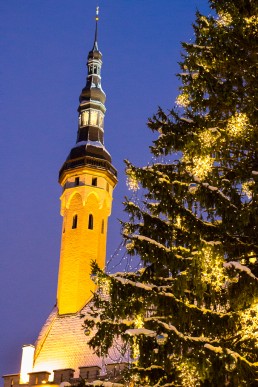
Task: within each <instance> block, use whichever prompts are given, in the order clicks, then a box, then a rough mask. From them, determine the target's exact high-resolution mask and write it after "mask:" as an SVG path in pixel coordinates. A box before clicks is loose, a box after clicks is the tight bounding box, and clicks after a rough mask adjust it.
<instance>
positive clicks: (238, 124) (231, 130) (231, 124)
mask: <svg viewBox="0 0 258 387" xmlns="http://www.w3.org/2000/svg"><path fill="white" fill-rule="evenodd" d="M249 128H250V126H249V120H248V117H247V115H246V114H245V113H236V114H235V115H233V116H231V117H230V118H229V119H228V123H227V128H226V129H227V132H228V134H229V135H230V136H232V137H235V138H237V137H241V136H243V135H244V134H245V133H246V132H247V130H248V129H249Z"/></svg>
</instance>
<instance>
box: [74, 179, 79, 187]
mask: <svg viewBox="0 0 258 387" xmlns="http://www.w3.org/2000/svg"><path fill="white" fill-rule="evenodd" d="M79 184H80V178H79V177H76V178H75V180H74V185H79Z"/></svg>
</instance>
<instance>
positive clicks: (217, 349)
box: [204, 343, 258, 368]
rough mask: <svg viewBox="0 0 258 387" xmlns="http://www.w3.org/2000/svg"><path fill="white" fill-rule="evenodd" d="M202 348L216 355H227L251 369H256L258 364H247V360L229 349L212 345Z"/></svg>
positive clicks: (205, 345)
mask: <svg viewBox="0 0 258 387" xmlns="http://www.w3.org/2000/svg"><path fill="white" fill-rule="evenodd" d="M204 348H206V349H208V350H210V351H212V352H214V353H216V354H223V353H225V352H226V353H227V354H228V355H231V356H232V357H233V358H234V359H235V360H239V361H241V362H243V363H245V364H246V365H248V366H249V367H251V368H258V362H256V363H251V362H249V361H248V360H246V358H245V357H243V356H241V355H239V354H238V353H237V352H234V351H232V350H231V349H229V348H222V347H214V346H213V345H211V344H208V343H207V344H204Z"/></svg>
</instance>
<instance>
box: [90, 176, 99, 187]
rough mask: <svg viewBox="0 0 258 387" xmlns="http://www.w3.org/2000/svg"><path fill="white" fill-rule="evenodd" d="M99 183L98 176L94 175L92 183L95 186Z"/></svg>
mask: <svg viewBox="0 0 258 387" xmlns="http://www.w3.org/2000/svg"><path fill="white" fill-rule="evenodd" d="M97 183H98V179H97V178H96V177H93V178H92V180H91V185H93V186H94V187H97Z"/></svg>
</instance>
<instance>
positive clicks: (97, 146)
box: [4, 8, 126, 387]
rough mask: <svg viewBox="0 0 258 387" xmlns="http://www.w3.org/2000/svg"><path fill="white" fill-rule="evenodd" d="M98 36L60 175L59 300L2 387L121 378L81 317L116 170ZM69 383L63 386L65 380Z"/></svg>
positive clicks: (116, 362) (119, 362)
mask: <svg viewBox="0 0 258 387" xmlns="http://www.w3.org/2000/svg"><path fill="white" fill-rule="evenodd" d="M97 37H98V8H97V14H96V30H95V39H94V44H93V48H92V50H91V51H90V52H89V54H88V61H87V73H88V74H87V79H86V85H85V87H84V88H83V89H82V92H81V94H80V98H79V101H80V103H79V107H78V113H79V114H78V131H77V140H76V144H75V146H74V147H73V148H72V149H71V151H70V153H69V155H68V157H67V159H66V161H65V162H64V164H63V166H62V167H61V169H60V172H59V183H60V185H61V187H62V195H61V215H62V217H63V225H62V238H61V249H60V264H59V274H58V287H57V303H56V306H55V307H54V309H53V310H52V312H51V313H50V315H49V317H48V319H47V320H46V322H45V324H44V325H43V327H42V329H41V331H40V333H39V336H38V339H37V341H36V343H35V345H31V344H30V345H24V346H23V349H22V361H21V370H20V373H19V374H13V375H5V376H4V387H12V386H14V387H18V386H21V385H29V386H39V385H46V384H51V385H53V384H55V385H62V386H63V385H67V384H68V383H69V384H76V383H77V384H78V382H79V381H80V380H82V379H83V380H85V381H86V382H89V383H90V382H92V381H94V380H113V381H116V380H117V379H119V378H121V377H120V374H121V372H122V371H123V369H124V368H125V367H126V363H125V361H124V359H122V358H120V355H119V348H112V350H111V351H110V354H109V356H108V357H107V358H105V359H103V358H99V357H98V356H97V355H96V354H95V353H94V352H93V350H92V349H90V348H89V346H88V345H87V342H88V341H89V339H90V338H91V337H92V335H93V334H94V332H91V333H90V335H88V336H86V335H85V333H84V331H83V328H82V324H83V320H82V319H81V314H84V315H87V313H88V312H89V309H90V306H91V299H92V295H93V293H94V291H96V285H95V284H94V282H93V281H92V280H91V278H90V274H91V262H92V261H96V262H97V263H98V265H99V267H100V268H102V269H104V266H105V256H106V240H107V229H108V217H109V215H110V214H111V208H112V194H113V189H114V188H115V186H116V184H117V172H116V169H115V168H114V167H113V165H112V161H111V157H110V154H109V153H108V151H107V149H106V148H105V145H104V117H105V112H106V108H105V100H106V96H105V93H104V91H103V90H102V86H101V67H102V54H101V52H100V51H99V48H98V39H97ZM64 383H65V384H64Z"/></svg>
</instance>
